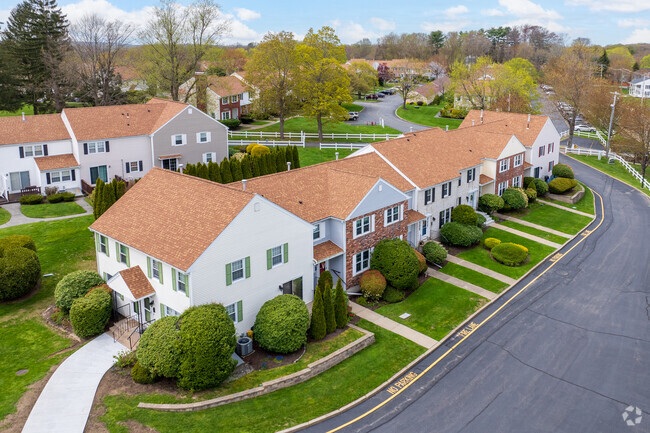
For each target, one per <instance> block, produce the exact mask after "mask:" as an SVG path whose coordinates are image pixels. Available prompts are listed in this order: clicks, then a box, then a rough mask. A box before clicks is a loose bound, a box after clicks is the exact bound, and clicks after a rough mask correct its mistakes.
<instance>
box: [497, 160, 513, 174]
mask: <svg viewBox="0 0 650 433" xmlns="http://www.w3.org/2000/svg"><path fill="white" fill-rule="evenodd" d="M509 168H510V160H509V159H502V160H501V161H500V162H499V173H503V172H504V171H506V170H508V169H509Z"/></svg>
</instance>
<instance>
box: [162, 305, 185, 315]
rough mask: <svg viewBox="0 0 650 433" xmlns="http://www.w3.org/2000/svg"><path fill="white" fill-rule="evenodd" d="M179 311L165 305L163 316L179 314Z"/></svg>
mask: <svg viewBox="0 0 650 433" xmlns="http://www.w3.org/2000/svg"><path fill="white" fill-rule="evenodd" d="M180 315H181V313H179V312H178V311H176V310H174V309H173V308H169V307H168V306H167V305H165V316H180Z"/></svg>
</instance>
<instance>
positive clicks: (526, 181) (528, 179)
mask: <svg viewBox="0 0 650 433" xmlns="http://www.w3.org/2000/svg"><path fill="white" fill-rule="evenodd" d="M534 181H535V178H534V177H528V176H524V188H535V185H531V184H530V183H531V182H534Z"/></svg>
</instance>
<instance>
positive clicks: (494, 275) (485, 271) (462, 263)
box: [447, 254, 517, 286]
mask: <svg viewBox="0 0 650 433" xmlns="http://www.w3.org/2000/svg"><path fill="white" fill-rule="evenodd" d="M447 260H448V261H450V262H452V263H456V264H457V265H460V266H464V267H466V268H469V269H472V270H474V271H476V272H480V273H481V274H483V275H487V276H488V277H492V278H494V279H495V280H499V281H503V282H504V283H507V284H508V285H510V286H512V285H513V284H515V283H516V282H517V280H515V279H513V278H510V277H508V276H505V275H503V274H500V273H498V272H495V271H493V270H492V269H488V268H484V267H483V266H479V265H475V264H474V263H472V262H468V261H467V260H463V259H459V258H458V257H456V256H452V255H451V254H449V255H447Z"/></svg>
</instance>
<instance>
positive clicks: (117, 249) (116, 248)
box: [115, 242, 120, 263]
mask: <svg viewBox="0 0 650 433" xmlns="http://www.w3.org/2000/svg"><path fill="white" fill-rule="evenodd" d="M115 260H117V262H118V263H119V262H120V244H119V242H115Z"/></svg>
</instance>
